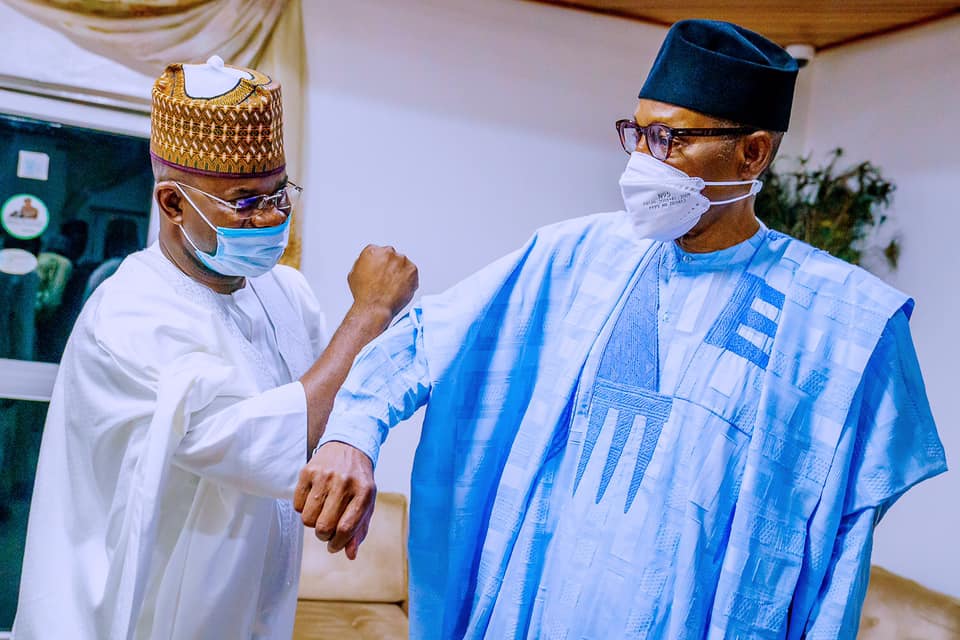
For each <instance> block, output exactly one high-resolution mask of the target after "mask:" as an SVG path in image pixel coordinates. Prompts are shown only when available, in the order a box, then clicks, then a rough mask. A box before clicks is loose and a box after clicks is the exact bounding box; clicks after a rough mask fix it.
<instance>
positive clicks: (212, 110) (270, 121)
mask: <svg viewBox="0 0 960 640" xmlns="http://www.w3.org/2000/svg"><path fill="white" fill-rule="evenodd" d="M150 124H151V126H150V155H151V156H153V157H154V158H156V159H157V160H159V161H160V162H163V163H164V164H168V165H171V166H174V167H177V168H178V169H183V170H186V171H190V172H193V173H200V174H205V175H238V176H239V175H242V176H266V175H272V174H275V173H279V172H281V171H283V169H284V165H285V163H286V160H285V158H284V154H283V106H282V104H281V99H280V84H279V83H278V82H274V81H273V80H272V79H271V78H270V77H269V76H266V75H264V74H262V73H260V72H259V71H254V70H253V69H244V68H241V67H233V66H229V65H225V64H224V63H223V60H222V59H221V58H220V57H219V56H213V57H212V58H210V59H209V60H207V62H206V63H204V64H171V65H169V66H168V67H167V68H166V70H165V71H164V72H163V74H162V75H161V76H160V77H159V78H157V81H156V82H155V83H154V85H153V109H152V112H151V117H150Z"/></svg>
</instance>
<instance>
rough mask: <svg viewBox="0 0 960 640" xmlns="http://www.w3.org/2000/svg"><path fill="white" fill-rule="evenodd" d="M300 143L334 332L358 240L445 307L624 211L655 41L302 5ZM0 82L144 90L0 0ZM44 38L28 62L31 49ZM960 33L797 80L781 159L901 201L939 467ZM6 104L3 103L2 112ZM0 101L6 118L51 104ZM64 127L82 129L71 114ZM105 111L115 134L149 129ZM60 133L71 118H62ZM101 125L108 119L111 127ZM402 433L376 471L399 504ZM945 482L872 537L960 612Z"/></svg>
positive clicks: (442, 3) (947, 27)
mask: <svg viewBox="0 0 960 640" xmlns="http://www.w3.org/2000/svg"><path fill="white" fill-rule="evenodd" d="M304 5H305V6H304V12H305V16H304V21H305V31H306V34H307V40H308V58H309V60H308V63H309V80H310V92H309V105H308V109H309V114H310V122H309V131H308V134H307V135H308V139H309V140H310V145H309V149H308V158H307V161H308V168H307V175H305V176H301V180H302V182H303V183H304V184H305V185H306V187H307V189H308V192H307V194H308V195H307V200H306V202H305V204H306V205H307V207H308V209H309V210H308V215H307V216H306V218H305V251H304V258H303V270H304V273H305V274H306V275H307V277H308V278H309V279H310V281H311V283H312V284H313V286H314V287H315V289H316V290H317V292H318V293H319V294H320V296H321V298H322V300H323V301H324V303H325V305H326V306H327V308H328V310H329V312H330V314H329V315H330V319H331V322H333V323H335V322H336V321H338V320H339V318H340V316H341V315H342V314H343V312H344V311H345V310H346V308H347V306H348V304H349V300H350V298H349V292H348V290H347V287H346V280H345V278H346V273H347V272H348V270H349V268H350V265H351V263H352V261H353V259H354V257H355V256H356V255H357V253H359V251H360V249H361V248H362V246H363V245H364V244H365V243H367V242H380V243H391V244H394V245H395V246H397V247H398V248H399V249H401V250H402V251H404V252H406V253H407V254H408V255H410V256H411V257H412V258H413V259H414V260H415V261H416V262H417V263H418V264H419V265H420V267H421V271H422V279H421V283H422V286H421V292H423V293H431V292H436V291H440V290H442V289H444V288H446V287H447V286H449V285H450V284H452V283H453V282H455V281H457V280H459V279H460V278H462V277H463V276H465V275H467V274H468V273H470V272H472V271H473V270H475V269H476V268H478V267H480V266H482V265H484V264H486V263H488V262H489V261H491V260H492V259H494V258H495V257H497V256H499V255H502V254H503V253H505V252H507V251H509V250H511V249H512V248H514V247H516V246H518V245H519V244H520V243H522V242H523V241H524V240H525V239H526V238H527V237H528V236H529V234H530V232H531V231H532V230H533V229H534V228H536V227H537V226H539V225H542V224H545V223H549V222H552V221H554V220H560V219H563V218H567V217H571V216H576V215H582V214H585V213H590V212H593V211H599V210H607V209H613V208H617V207H619V206H620V199H619V194H618V190H617V186H616V181H617V177H618V176H619V173H620V171H621V170H622V168H623V165H624V162H625V160H626V157H625V155H624V154H623V153H622V152H621V151H620V149H619V145H618V142H617V140H616V135H615V133H614V131H613V121H614V120H615V119H617V118H619V117H625V116H628V115H629V114H630V113H631V112H632V110H633V107H634V101H635V97H636V93H637V91H638V90H639V86H640V84H641V82H642V80H643V78H644V77H645V75H646V72H647V70H648V68H649V65H650V63H651V62H652V60H653V57H654V55H655V53H656V50H657V48H658V46H659V43H660V40H661V38H662V35H663V33H664V30H663V29H662V28H659V27H652V26H645V25H640V24H636V23H631V22H628V21H623V20H617V19H612V18H604V17H598V16H591V15H589V14H586V13H581V12H572V11H563V10H558V9H554V8H551V7H545V6H542V5H536V4H532V3H530V4H528V3H522V2H515V1H514V0H484V1H483V2H476V1H475V0H408V1H406V2H403V3H398V2H393V1H391V0H352V1H351V2H349V3H347V2H338V1H336V0H304ZM0 36H2V37H0V74H7V75H21V76H26V77H34V78H37V79H41V80H47V81H52V82H65V81H70V82H77V83H80V84H89V85H93V86H95V87H96V88H100V89H104V90H111V91H115V92H117V93H124V94H127V95H146V93H147V91H148V89H149V80H150V79H148V78H144V77H143V76H139V75H138V74H135V73H133V72H131V71H127V70H125V69H123V68H122V67H120V66H119V65H116V64H114V63H111V62H109V61H106V60H104V59H103V58H100V57H99V56H95V55H93V54H89V53H86V52H84V51H82V50H80V49H78V48H77V47H75V46H73V45H72V43H70V42H69V41H67V40H66V39H65V38H63V37H62V36H60V35H58V34H56V33H54V32H52V31H50V30H49V29H46V28H45V27H42V26H39V25H36V24H34V23H32V22H30V21H28V20H26V19H25V18H22V17H20V16H19V14H16V13H15V12H13V11H12V10H11V9H9V8H8V7H6V6H5V5H3V4H2V3H0ZM39 42H42V43H43V47H42V52H43V54H42V55H41V54H40V51H41V50H40V49H38V48H37V43H39ZM957 59H960V19H958V18H955V19H952V20H949V21H944V22H940V23H937V24H933V25H930V26H927V27H924V28H920V29H916V30H911V31H907V32H904V33H901V34H896V35H892V36H887V37H884V38H879V39H874V40H869V41H866V42H864V43H861V44H857V45H853V46H850V47H845V48H841V49H838V50H836V51H833V52H829V53H826V54H823V55H821V56H820V57H818V58H816V59H815V60H814V62H813V63H812V64H811V65H810V66H809V67H807V69H805V70H803V71H802V74H804V75H801V79H800V83H799V86H798V96H797V103H796V105H795V114H794V119H793V128H792V131H791V133H790V134H788V137H787V138H786V140H785V142H784V151H785V152H787V153H790V152H796V151H800V150H804V149H807V150H813V151H817V152H824V151H827V150H829V149H830V148H832V147H834V146H837V145H841V146H843V147H844V148H846V150H847V152H848V157H849V159H850V160H851V161H854V160H859V159H870V160H872V161H875V162H877V163H878V164H880V165H881V167H882V168H883V169H884V171H885V173H886V174H887V175H889V176H890V177H891V178H892V179H893V180H894V181H895V182H896V183H897V185H898V192H897V199H896V204H895V206H894V208H893V210H892V212H891V213H892V217H893V219H894V220H895V222H896V224H898V225H899V227H900V229H901V232H902V234H903V259H902V264H901V267H900V269H899V270H898V271H897V272H895V273H892V274H885V277H887V279H888V280H890V281H891V282H893V283H894V284H895V285H897V286H899V287H900V288H902V289H904V290H906V291H908V292H910V293H911V294H912V295H914V296H915V297H916V298H917V301H918V307H917V312H916V314H915V316H914V321H913V327H914V331H915V337H916V342H917V349H918V351H919V354H920V359H921V363H922V364H923V367H924V372H925V375H926V380H927V389H928V393H929V395H930V399H931V402H932V404H933V409H934V413H935V415H936V417H937V419H938V422H939V424H940V432H941V435H942V437H943V439H944V444H945V445H946V447H947V451H948V454H949V453H951V452H952V451H955V450H957V447H960V432H958V430H957V428H956V423H957V419H958V418H960V409H958V408H957V406H956V405H955V404H953V403H951V402H950V395H948V394H949V393H950V392H951V391H952V386H953V383H954V381H955V380H956V379H957V374H956V372H955V368H954V365H955V363H956V362H958V361H960V346H958V341H957V339H956V338H955V336H954V335H953V333H952V329H953V327H955V326H956V324H957V318H958V317H960V295H958V291H957V289H958V285H957V280H958V279H957V276H958V275H960V270H958V267H957V266H956V263H955V262H954V260H953V257H954V256H953V254H955V253H956V250H955V248H954V246H953V244H952V243H951V237H952V235H953V234H952V229H953V226H954V225H955V222H954V219H955V218H957V217H958V216H957V214H958V212H957V205H956V204H955V203H956V196H955V188H954V185H955V184H956V182H957V177H956V176H957V174H958V169H960V161H958V160H957V159H956V156H955V154H956V150H957V149H960V144H958V143H960V140H958V135H960V134H958V131H957V128H958V127H960V123H958V117H957V105H958V104H960V93H958V92H960V77H958V71H957V67H956V64H955V61H956V60H957ZM14 102H15V103H16V104H15V105H14ZM41 102H42V101H38V100H37V99H32V98H27V97H24V96H16V95H13V94H4V93H2V92H0V109H11V108H13V107H14V106H15V107H16V109H17V110H18V111H21V112H24V113H29V112H31V110H35V111H36V113H38V114H39V115H41V116H42V117H52V116H51V115H50V114H48V113H44V112H43V110H44V109H48V108H49V105H48V104H47V103H43V104H41ZM66 109H67V113H68V114H76V119H77V120H78V121H83V120H84V118H87V117H89V116H87V115H85V114H83V113H80V112H78V111H76V110H77V109H80V110H82V109H84V108H82V107H77V106H69V107H67V108H66ZM124 118H126V116H122V117H121V116H117V120H116V122H117V123H119V125H120V127H119V128H120V129H122V130H129V131H131V132H133V131H137V132H142V131H143V130H144V128H143V127H144V122H143V120H144V119H143V118H138V117H136V116H130V118H131V119H132V121H131V122H129V123H127V122H126V121H124ZM68 119H69V118H68ZM107 124H108V123H104V127H105V128H110V127H109V126H107ZM418 436H419V429H418V426H417V424H409V425H405V426H401V427H400V428H398V429H397V430H396V431H395V433H394V434H393V435H392V437H391V439H390V440H389V441H388V444H387V446H386V447H385V449H384V452H383V454H382V458H381V464H380V468H379V469H378V481H379V484H380V486H381V488H382V489H383V490H388V491H404V492H405V491H407V490H408V486H409V475H410V465H411V461H412V457H413V450H414V448H415V446H416V441H417V438H418ZM958 495H960V479H958V476H957V475H956V474H955V473H954V472H951V473H950V474H947V475H946V476H943V477H941V478H938V479H936V480H933V481H931V482H929V483H926V484H924V485H922V486H920V487H919V488H917V489H915V490H914V491H912V492H911V493H909V494H908V495H907V496H906V497H905V498H904V499H903V500H902V501H901V503H899V504H898V505H897V506H896V507H895V508H894V509H893V510H892V511H891V513H890V514H889V515H888V516H887V518H886V520H885V521H884V523H883V525H882V526H881V527H880V529H879V533H878V535H877V544H876V551H875V557H874V560H875V561H876V562H878V563H879V564H882V565H885V566H887V567H889V568H891V569H893V570H895V571H898V572H900V573H903V574H905V575H907V576H910V577H912V578H914V579H916V580H919V581H920V582H923V583H925V584H927V585H929V586H931V587H934V588H937V589H941V590H943V591H946V592H948V593H952V594H954V595H958V596H960V564H958V562H960V561H958V558H960V554H958V553H956V552H954V551H953V550H954V549H955V543H954V542H953V539H954V537H955V532H956V531H957V529H958V527H960V509H958V499H957V496H958Z"/></svg>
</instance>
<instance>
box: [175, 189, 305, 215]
mask: <svg viewBox="0 0 960 640" xmlns="http://www.w3.org/2000/svg"><path fill="white" fill-rule="evenodd" d="M177 184H179V185H180V186H181V187H186V188H187V189H190V190H192V191H198V192H200V193H202V194H203V195H205V196H207V197H208V198H210V199H211V200H213V201H215V202H218V203H220V204H221V205H223V206H224V207H226V208H228V209H232V210H233V215H234V216H236V217H237V218H242V219H246V218H252V217H253V216H255V215H257V214H258V213H260V212H261V211H263V210H265V209H267V208H268V207H270V206H271V205H272V206H274V207H276V208H277V209H278V210H279V211H280V212H281V213H283V214H284V215H287V216H289V215H290V212H291V211H293V207H294V205H295V204H296V203H297V202H298V201H299V200H300V194H302V193H303V187H301V186H299V185H297V184H294V183H293V182H290V181H287V184H285V185H283V186H282V187H280V189H278V190H277V191H276V192H275V193H267V194H261V195H256V196H248V197H246V198H237V199H236V200H233V201H230V200H224V199H223V198H218V197H217V196H215V195H213V194H212V193H207V192H206V191H204V190H203V189H198V188H197V187H194V186H192V185H189V184H184V183H182V182H177Z"/></svg>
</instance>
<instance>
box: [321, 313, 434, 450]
mask: <svg viewBox="0 0 960 640" xmlns="http://www.w3.org/2000/svg"><path fill="white" fill-rule="evenodd" d="M420 315H421V311H420V308H419V307H417V308H414V309H413V310H412V311H411V312H410V313H409V314H407V315H406V316H404V317H402V318H401V319H400V320H398V321H397V322H396V323H395V324H394V325H393V326H391V327H390V328H389V329H387V330H386V331H385V332H384V333H383V334H382V335H381V336H380V337H378V338H377V339H376V340H374V341H373V342H371V343H370V344H368V345H367V346H366V347H365V348H364V349H363V350H362V351H361V352H360V354H359V355H358V356H357V358H356V360H355V361H354V363H353V368H351V369H350V373H349V375H348V376H347V379H346V381H344V383H343V386H342V387H341V388H340V391H339V392H338V393H337V396H336V398H335V399H334V403H333V410H332V411H331V412H330V418H329V420H328V421H327V428H326V430H325V431H324V432H323V436H321V438H320V442H319V444H318V445H317V447H318V448H319V447H321V446H323V445H324V444H326V443H328V442H333V441H336V442H344V443H346V444H349V445H352V446H354V447H356V448H357V449H359V450H360V451H362V452H363V453H365V454H366V455H367V456H368V457H369V458H370V460H371V461H372V462H373V464H374V466H376V464H377V458H378V457H379V454H380V445H381V444H382V443H383V441H384V440H385V439H386V437H387V433H388V431H389V430H390V429H391V428H393V427H394V426H396V425H397V424H398V423H400V422H402V421H403V420H406V419H407V418H409V417H410V416H412V415H413V414H414V413H415V412H416V410H417V409H419V408H420V407H421V406H423V405H424V404H426V402H427V400H428V399H429V397H430V389H431V382H430V370H429V368H428V366H427V358H426V351H425V349H424V346H423V330H422V326H421V323H420Z"/></svg>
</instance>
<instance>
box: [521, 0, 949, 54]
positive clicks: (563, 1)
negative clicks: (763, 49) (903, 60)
mask: <svg viewBox="0 0 960 640" xmlns="http://www.w3.org/2000/svg"><path fill="white" fill-rule="evenodd" d="M522 1H523V2H529V3H531V4H539V5H545V6H549V7H553V8H554V9H568V10H571V11H579V12H583V13H590V14H593V15H602V16H609V17H611V18H620V19H623V20H630V21H632V22H639V23H641V24H651V25H656V26H658V27H670V25H671V24H673V23H671V22H664V21H662V20H655V19H652V18H646V17H643V16H637V15H634V14H632V13H628V12H626V11H621V10H618V9H603V8H593V7H585V6H583V5H580V4H574V3H573V2H575V0H560V2H554V1H552V0H522ZM568 2H569V4H568ZM957 15H960V6H958V7H954V8H953V9H948V10H947V11H944V12H943V13H937V14H934V15H931V16H927V17H925V18H920V19H919V20H914V21H912V22H906V23H904V24H898V25H894V26H892V27H887V28H885V29H878V30H876V31H870V32H868V33H863V34H860V35H857V36H853V37H850V38H844V39H843V40H838V41H837V42H832V43H830V44H827V45H824V46H822V47H817V49H816V50H817V52H822V51H829V50H831V49H836V48H838V47H843V46H846V45H849V44H856V43H859V42H863V41H864V40H872V39H873V38H879V37H881V36H887V35H890V34H893V33H898V32H900V31H906V30H908V29H913V28H916V27H922V26H925V25H928V24H931V23H934V22H939V21H940V20H945V19H947V18H952V17H953V16H957ZM789 44H794V43H789ZM800 44H802V43H800Z"/></svg>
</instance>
